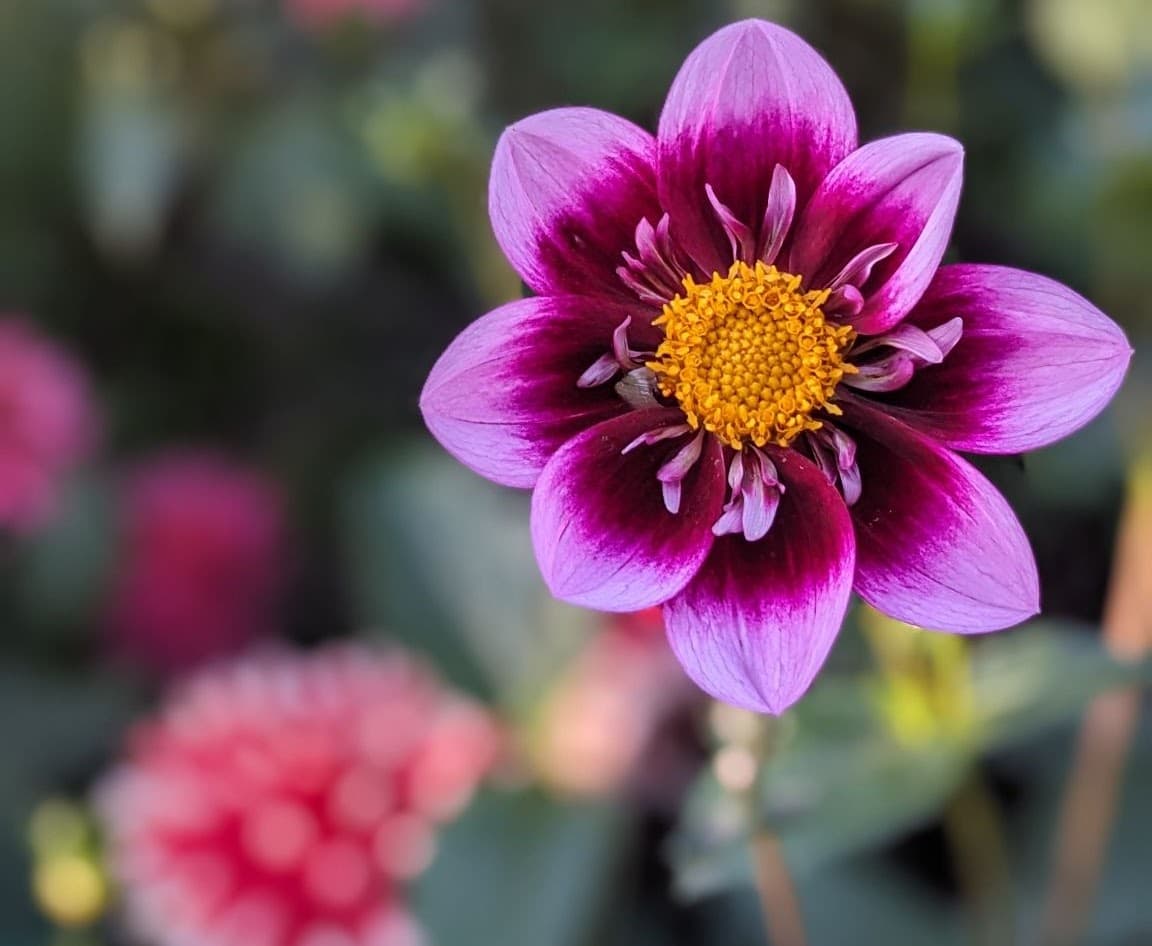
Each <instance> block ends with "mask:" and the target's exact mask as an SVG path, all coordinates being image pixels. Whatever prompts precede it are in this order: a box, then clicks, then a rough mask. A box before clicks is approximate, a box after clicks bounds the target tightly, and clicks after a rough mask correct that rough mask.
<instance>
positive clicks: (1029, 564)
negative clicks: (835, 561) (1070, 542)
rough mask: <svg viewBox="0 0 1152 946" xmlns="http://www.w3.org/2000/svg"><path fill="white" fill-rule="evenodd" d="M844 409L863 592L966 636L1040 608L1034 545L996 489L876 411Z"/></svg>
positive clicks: (904, 615)
mask: <svg viewBox="0 0 1152 946" xmlns="http://www.w3.org/2000/svg"><path fill="white" fill-rule="evenodd" d="M844 408H845V410H844V422H845V424H846V425H851V426H852V427H853V428H854V430H853V431H852V433H853V434H854V436H855V439H856V462H857V464H858V465H859V468H860V476H861V479H862V481H863V492H862V493H861V495H860V499H859V501H858V502H857V503H856V504H855V505H854V506H853V507H852V518H853V520H854V521H855V523H856V557H857V561H856V591H857V592H858V593H859V595H860V597H862V598H863V599H864V600H865V601H867V602H868V603H869V604H871V605H872V606H873V607H875V608H877V609H879V610H880V611H883V612H884V613H885V614H887V615H889V616H891V617H893V618H896V619H897V620H899V621H906V622H908V623H909V624H918V625H920V626H922V627H927V628H932V629H936V630H943V631H957V632H960V633H978V632H982V631H995V630H999V629H1000V628H1004V627H1010V626H1011V625H1013V624H1019V623H1020V622H1021V621H1023V620H1026V619H1027V618H1029V617H1031V616H1032V615H1034V614H1036V613H1037V612H1038V611H1039V597H1040V590H1039V579H1038V578H1037V575H1036V563H1035V561H1034V559H1033V557H1032V550H1031V549H1030V548H1029V546H1028V539H1027V537H1026V536H1025V535H1024V530H1023V529H1022V528H1021V527H1020V523H1019V522H1018V521H1017V519H1016V516H1015V515H1014V514H1013V512H1012V510H1011V508H1010V507H1009V506H1008V503H1007V502H1006V501H1005V499H1004V497H1003V496H1001V495H1000V494H999V493H998V492H997V491H996V489H995V487H994V486H992V484H991V483H989V482H988V481H987V480H986V479H985V478H984V477H983V476H982V475H981V474H980V473H979V472H977V471H976V470H975V469H974V468H973V467H972V466H970V465H969V464H968V463H966V462H965V461H964V460H961V459H960V458H959V457H957V456H955V455H954V454H953V453H952V452H951V451H949V450H947V449H946V448H944V447H941V446H939V445H938V444H936V443H935V442H934V441H932V440H931V439H930V438H928V437H925V436H924V435H923V434H920V433H917V432H916V431H914V430H912V429H911V428H909V427H906V426H905V425H904V424H902V423H900V422H899V421H897V420H893V419H892V418H891V417H888V416H886V415H885V414H883V413H881V412H880V411H879V410H877V409H876V408H875V407H872V406H866V405H862V404H860V403H859V402H856V403H849V402H847V401H845V404H844Z"/></svg>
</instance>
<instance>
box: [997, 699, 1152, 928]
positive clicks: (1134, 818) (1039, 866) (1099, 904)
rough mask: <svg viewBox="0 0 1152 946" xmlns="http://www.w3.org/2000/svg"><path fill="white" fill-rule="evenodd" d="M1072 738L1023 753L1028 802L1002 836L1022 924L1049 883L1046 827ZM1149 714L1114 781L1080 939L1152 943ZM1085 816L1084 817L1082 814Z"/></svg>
mask: <svg viewBox="0 0 1152 946" xmlns="http://www.w3.org/2000/svg"><path fill="white" fill-rule="evenodd" d="M1073 741H1074V737H1073V736H1072V734H1068V738H1065V739H1061V740H1060V741H1059V742H1058V743H1057V744H1055V745H1053V746H1051V747H1049V749H1050V750H1051V751H1050V753H1049V754H1047V755H1045V756H1042V757H1041V758H1038V759H1036V758H1034V759H1031V760H1029V763H1030V764H1029V766H1028V769H1029V771H1027V772H1023V773H1021V774H1022V776H1024V777H1026V776H1029V775H1030V776H1032V778H1031V781H1030V784H1029V785H1028V793H1029V798H1030V803H1029V804H1028V805H1027V806H1026V807H1023V808H1021V809H1019V811H1018V812H1017V816H1016V817H1015V818H1014V819H1013V821H1012V824H1011V828H1010V834H1009V842H1010V849H1011V851H1012V853H1013V855H1014V858H1013V859H1014V870H1015V874H1016V878H1017V888H1018V894H1019V900H1020V903H1021V908H1022V909H1021V913H1022V916H1021V926H1022V928H1023V929H1024V930H1027V931H1033V930H1035V929H1036V928H1037V926H1038V923H1039V914H1040V908H1041V904H1042V903H1043V897H1044V896H1045V894H1046V892H1047V885H1048V883H1049V882H1050V871H1051V863H1052V861H1051V859H1052V853H1053V848H1054V845H1055V843H1056V841H1055V838H1054V837H1053V829H1054V827H1055V825H1056V824H1057V818H1058V814H1059V811H1060V805H1061V803H1062V801H1063V799H1064V792H1065V790H1066V778H1067V776H1068V772H1069V763H1070V760H1071V759H1072V757H1073V752H1074V745H1073ZM1150 797H1152V719H1149V718H1148V716H1147V714H1145V719H1144V722H1143V725H1142V727H1141V731H1140V733H1139V734H1138V736H1137V739H1136V740H1135V742H1134V744H1133V749H1132V755H1131V756H1130V758H1129V759H1128V763H1127V766H1126V768H1125V772H1124V779H1123V783H1122V785H1121V792H1120V798H1119V805H1118V809H1117V812H1116V817H1115V820H1114V822H1113V823H1112V825H1111V828H1110V831H1109V836H1108V839H1107V847H1106V853H1105V860H1104V869H1103V872H1102V874H1101V877H1100V883H1099V886H1098V887H1097V889H1096V896H1095V899H1094V901H1093V903H1092V907H1091V911H1092V915H1091V923H1090V925H1089V929H1088V933H1087V935H1086V936H1085V937H1084V940H1083V942H1084V943H1085V944H1086V946H1136V944H1143V943H1148V942H1152V910H1150V909H1149V905H1148V863H1149V851H1152V809H1150V808H1149V806H1148V799H1149V798H1150ZM1089 817H1091V816H1090V815H1089Z"/></svg>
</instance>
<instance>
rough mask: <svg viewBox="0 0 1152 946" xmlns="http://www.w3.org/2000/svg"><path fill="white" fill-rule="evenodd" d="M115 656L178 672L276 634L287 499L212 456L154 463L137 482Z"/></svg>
mask: <svg viewBox="0 0 1152 946" xmlns="http://www.w3.org/2000/svg"><path fill="white" fill-rule="evenodd" d="M122 529H123V542H124V555H123V559H122V561H121V563H120V568H119V574H118V576H117V578H116V580H115V584H114V587H113V592H112V601H111V605H110V609H109V615H108V630H109V634H110V636H111V642H112V646H113V649H114V650H115V651H116V652H117V654H118V655H120V656H122V657H123V658H125V659H126V660H128V661H130V662H132V663H134V664H136V665H138V666H141V667H144V668H146V669H149V670H153V671H157V672H162V673H172V672H177V671H180V670H184V669H187V668H190V667H192V666H195V665H196V664H199V663H201V662H203V661H205V660H209V659H211V658H213V657H218V656H222V655H225V654H229V653H233V652H235V651H238V650H239V649H241V648H242V647H243V646H244V645H246V644H247V643H249V642H250V641H252V640H254V639H256V638H259V637H261V636H264V635H266V634H269V633H270V632H271V630H272V628H273V626H274V624H275V618H276V616H275V611H276V608H277V603H278V597H279V591H280V586H281V580H282V575H283V571H284V567H285V563H284V553H283V540H284V524H283V512H282V509H281V500H280V496H279V494H278V492H277V489H276V486H275V484H274V483H271V482H269V481H268V480H267V479H265V478H264V477H263V476H262V475H261V474H259V473H257V472H255V471H252V470H249V469H246V468H244V467H241V466H237V465H236V464H234V463H233V462H232V461H230V460H228V459H226V458H223V457H218V456H214V455H212V454H208V453H193V452H189V453H174V454H169V455H166V456H162V457H160V458H158V459H154V460H152V461H151V462H149V463H147V464H145V465H144V466H142V467H141V468H139V469H138V470H137V471H136V472H135V473H134V474H133V475H132V476H131V477H130V479H129V481H128V483H127V484H126V487H125V491H124V500H123V523H122Z"/></svg>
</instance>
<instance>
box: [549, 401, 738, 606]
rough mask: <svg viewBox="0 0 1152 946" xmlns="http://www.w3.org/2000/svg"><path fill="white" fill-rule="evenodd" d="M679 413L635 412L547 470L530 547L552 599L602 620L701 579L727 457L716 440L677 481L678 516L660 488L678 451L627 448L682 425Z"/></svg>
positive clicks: (568, 449) (565, 451)
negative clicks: (662, 473) (592, 611)
mask: <svg viewBox="0 0 1152 946" xmlns="http://www.w3.org/2000/svg"><path fill="white" fill-rule="evenodd" d="M682 420H683V415H682V414H681V413H680V412H679V411H673V410H655V411H633V412H631V413H628V414H625V415H624V416H623V417H617V418H615V419H613V420H609V421H605V422H604V423H603V424H598V425H597V426H595V427H593V428H592V429H591V430H587V431H585V432H584V433H583V434H581V435H580V436H578V437H576V438H574V439H573V440H571V441H570V442H569V443H567V444H565V445H564V446H563V447H562V448H561V449H560V450H559V451H558V452H557V453H556V455H555V456H554V457H553V458H552V459H551V461H549V463H548V465H547V466H546V467H545V468H544V472H543V474H542V475H541V476H540V480H539V482H538V483H537V484H536V491H535V492H534V493H533V495H532V540H533V543H534V544H535V546H536V558H537V560H538V561H539V563H540V570H541V572H543V574H544V580H545V582H546V583H547V585H548V587H549V589H551V591H552V594H554V595H555V596H556V597H557V598H560V599H562V600H564V601H568V602H571V603H572V604H579V605H583V606H585V607H589V608H597V609H599V610H602V611H638V610H640V609H641V608H649V607H652V606H654V605H657V604H660V603H661V602H663V601H666V600H667V599H668V598H670V597H672V595H674V594H676V593H677V592H678V591H680V590H681V589H682V588H683V587H684V586H685V585H686V584H687V583H688V581H689V580H690V579H691V578H692V576H693V575H694V574H696V571H697V569H699V567H700V564H701V562H703V561H704V559H705V557H706V556H707V554H708V550H709V548H711V546H712V541H713V537H712V523H713V522H715V521H716V518H717V517H718V516H719V515H720V509H721V507H722V505H723V503H724V458H723V453H722V451H721V449H720V445H719V442H718V441H717V440H716V438H715V437H706V438H704V440H705V442H704V453H703V456H702V457H701V458H700V460H699V461H698V462H697V463H696V464H695V466H693V467H692V469H691V470H690V471H689V473H688V475H687V476H686V477H685V478H684V479H683V480H681V481H679V487H680V491H679V495H680V497H681V499H680V503H679V507H680V509H679V512H678V513H676V514H672V513H670V512H669V511H668V510H667V509H666V508H665V505H664V502H665V500H664V494H663V490H662V488H661V483H660V481H659V480H658V479H657V472H658V471H659V469H660V467H661V466H662V465H663V464H664V463H665V462H666V461H667V460H668V459H669V457H670V455H671V454H673V453H675V451H676V447H675V445H668V444H656V445H654V446H651V447H640V448H638V449H635V450H633V451H632V452H630V453H628V454H624V453H622V451H623V450H624V448H625V447H627V446H628V445H629V444H630V443H632V442H633V441H634V440H635V439H636V438H637V437H639V436H640V435H642V434H643V433H645V432H646V431H649V430H653V429H656V428H659V427H663V426H670V425H673V424H679V423H681V422H682Z"/></svg>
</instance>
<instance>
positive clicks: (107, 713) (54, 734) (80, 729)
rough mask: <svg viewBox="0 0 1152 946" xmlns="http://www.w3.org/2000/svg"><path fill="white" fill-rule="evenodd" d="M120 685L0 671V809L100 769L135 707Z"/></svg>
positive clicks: (86, 678)
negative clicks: (2, 754)
mask: <svg viewBox="0 0 1152 946" xmlns="http://www.w3.org/2000/svg"><path fill="white" fill-rule="evenodd" d="M135 697H136V695H135V694H134V693H133V692H132V690H131V688H129V687H127V686H125V685H124V681H122V680H120V679H118V678H115V677H111V676H97V675H95V674H93V673H92V672H88V673H86V674H85V675H84V676H83V677H73V676H65V675H46V674H41V673H34V672H31V671H23V672H22V671H19V670H17V669H15V668H5V669H2V670H0V745H3V746H4V747H5V751H6V752H7V753H8V754H9V758H11V759H13V760H18V763H17V764H14V765H5V766H4V767H3V768H2V769H0V810H14V809H17V808H20V807H21V806H25V805H27V804H29V803H30V802H31V801H32V800H34V799H35V798H37V797H39V796H41V795H43V794H45V793H47V792H50V791H53V790H56V789H59V788H60V787H61V785H62V784H64V783H66V782H70V781H71V780H73V779H75V778H76V777H78V776H84V777H87V776H90V775H93V774H95V771H96V769H97V768H98V767H99V766H101V765H103V764H105V760H107V759H108V758H110V757H111V756H112V755H113V754H114V752H115V748H116V745H117V743H118V742H119V740H120V738H121V735H122V733H123V731H124V728H125V727H126V726H127V724H128V722H129V721H130V720H131V718H132V716H133V713H134V711H135V709H136V698H135Z"/></svg>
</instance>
